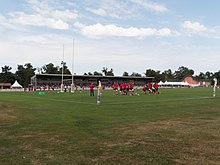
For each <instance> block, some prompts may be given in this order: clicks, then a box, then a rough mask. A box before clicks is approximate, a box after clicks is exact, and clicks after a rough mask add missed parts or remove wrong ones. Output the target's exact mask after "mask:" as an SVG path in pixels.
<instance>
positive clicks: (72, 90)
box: [71, 38, 74, 93]
mask: <svg viewBox="0 0 220 165" xmlns="http://www.w3.org/2000/svg"><path fill="white" fill-rule="evenodd" d="M71 61H72V84H71V93H74V77H73V75H74V38H73V54H72V60H71Z"/></svg>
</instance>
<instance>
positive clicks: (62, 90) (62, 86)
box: [60, 45, 65, 92]
mask: <svg viewBox="0 0 220 165" xmlns="http://www.w3.org/2000/svg"><path fill="white" fill-rule="evenodd" d="M64 64H65V62H64V45H63V60H62V61H61V65H62V80H61V87H60V92H64V85H63V68H64Z"/></svg>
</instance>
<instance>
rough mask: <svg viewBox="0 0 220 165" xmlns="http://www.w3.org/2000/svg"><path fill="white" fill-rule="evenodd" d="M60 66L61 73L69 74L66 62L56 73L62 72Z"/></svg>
mask: <svg viewBox="0 0 220 165" xmlns="http://www.w3.org/2000/svg"><path fill="white" fill-rule="evenodd" d="M62 68H63V74H71V72H70V70H69V69H68V67H67V66H66V64H64V65H63V67H61V68H60V70H59V72H58V73H60V74H62Z"/></svg>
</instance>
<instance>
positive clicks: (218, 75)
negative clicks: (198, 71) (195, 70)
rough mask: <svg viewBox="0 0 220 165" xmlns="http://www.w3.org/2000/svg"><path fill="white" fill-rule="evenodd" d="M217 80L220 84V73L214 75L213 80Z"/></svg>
mask: <svg viewBox="0 0 220 165" xmlns="http://www.w3.org/2000/svg"><path fill="white" fill-rule="evenodd" d="M214 78H217V83H218V84H220V71H218V72H216V73H214V76H213V79H214Z"/></svg>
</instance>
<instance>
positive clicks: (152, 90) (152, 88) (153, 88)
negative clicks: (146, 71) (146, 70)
mask: <svg viewBox="0 0 220 165" xmlns="http://www.w3.org/2000/svg"><path fill="white" fill-rule="evenodd" d="M143 91H144V93H145V94H147V92H148V93H149V94H160V92H159V85H158V83H157V82H155V83H152V82H150V81H148V82H147V84H146V85H144V87H143Z"/></svg>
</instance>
